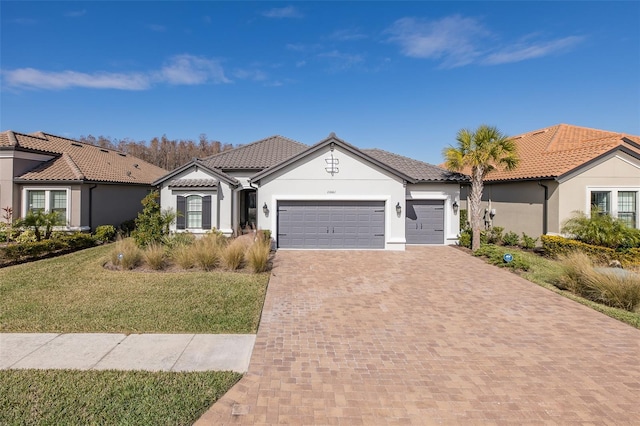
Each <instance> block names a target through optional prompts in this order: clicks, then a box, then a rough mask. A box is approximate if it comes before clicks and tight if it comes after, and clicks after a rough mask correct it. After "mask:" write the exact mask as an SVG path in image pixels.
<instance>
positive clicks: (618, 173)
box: [558, 152, 640, 224]
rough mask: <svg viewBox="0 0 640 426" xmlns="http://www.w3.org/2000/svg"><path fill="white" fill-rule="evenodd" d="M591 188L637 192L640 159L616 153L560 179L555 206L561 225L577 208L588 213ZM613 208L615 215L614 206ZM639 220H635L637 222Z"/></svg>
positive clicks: (594, 189)
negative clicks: (564, 178)
mask: <svg viewBox="0 0 640 426" xmlns="http://www.w3.org/2000/svg"><path fill="white" fill-rule="evenodd" d="M591 191H640V161H639V160H637V159H635V158H633V157H631V156H630V155H627V154H625V153H622V152H618V153H616V154H613V155H611V156H609V157H607V158H605V159H603V160H601V161H599V162H597V163H595V164H593V165H592V166H590V167H589V168H587V169H585V170H584V171H581V172H580V173H579V174H576V175H574V176H569V177H568V179H566V180H563V181H562V182H561V183H560V186H559V193H560V194H559V206H558V216H559V219H560V223H561V224H562V223H563V222H565V221H566V220H567V219H569V218H571V217H572V216H573V212H574V211H576V210H578V211H581V212H584V213H586V214H589V213H590V210H591V206H590V204H591V195H590V193H591ZM639 201H640V200H639ZM612 208H613V214H614V215H615V214H616V213H617V205H612ZM638 219H639V218H636V223H640V220H638Z"/></svg>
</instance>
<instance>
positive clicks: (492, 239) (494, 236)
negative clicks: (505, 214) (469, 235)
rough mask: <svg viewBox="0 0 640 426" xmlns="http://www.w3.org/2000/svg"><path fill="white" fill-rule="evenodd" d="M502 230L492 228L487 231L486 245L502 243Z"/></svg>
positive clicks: (499, 227)
mask: <svg viewBox="0 0 640 426" xmlns="http://www.w3.org/2000/svg"><path fill="white" fill-rule="evenodd" d="M503 231H504V228H503V227H502V226H494V227H492V228H491V229H489V230H488V231H487V244H500V243H502V232H503Z"/></svg>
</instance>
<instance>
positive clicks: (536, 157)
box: [461, 124, 640, 237]
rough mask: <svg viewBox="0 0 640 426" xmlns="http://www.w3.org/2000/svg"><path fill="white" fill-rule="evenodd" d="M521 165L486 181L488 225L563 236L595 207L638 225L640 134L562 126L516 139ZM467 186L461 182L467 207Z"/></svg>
mask: <svg viewBox="0 0 640 426" xmlns="http://www.w3.org/2000/svg"><path fill="white" fill-rule="evenodd" d="M513 140H514V141H515V143H516V145H517V148H518V155H519V156H520V164H519V165H518V167H517V168H516V169H515V170H513V171H510V172H507V171H499V170H496V171H493V172H491V173H490V174H489V175H488V176H487V179H486V180H485V189H484V194H483V203H484V207H485V212H486V214H485V221H486V223H487V224H488V225H493V226H501V227H504V228H505V231H514V232H516V233H518V234H520V233H522V232H525V233H526V234H527V235H529V236H533V237H537V236H540V235H543V234H559V233H560V232H561V229H562V226H563V224H564V222H566V220H568V219H570V218H571V217H573V216H574V215H575V212H578V211H579V212H583V213H585V214H587V215H589V214H591V206H592V205H596V206H597V207H598V208H599V209H600V211H602V212H605V213H607V214H611V215H612V216H614V217H617V218H620V219H623V220H624V221H626V222H627V223H628V224H629V226H632V227H634V228H638V227H640V216H639V215H640V213H639V210H638V201H639V197H640V136H633V135H627V134H623V133H616V132H609V131H605V130H598V129H591V128H586V127H579V126H572V125H568V124H558V125H555V126H551V127H547V128H544V129H540V130H534V131H532V132H527V133H523V134H521V135H517V136H514V137H513ZM468 190H469V187H468V186H463V188H462V194H461V196H462V199H463V206H464V207H465V208H466V197H467V193H468Z"/></svg>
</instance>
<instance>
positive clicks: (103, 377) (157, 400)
mask: <svg viewBox="0 0 640 426" xmlns="http://www.w3.org/2000/svg"><path fill="white" fill-rule="evenodd" d="M240 377H241V375H240V374H238V373H232V372H204V373H202V372H198V373H150V372H142V371H71V370H4V371H2V372H0V395H2V397H0V424H2V425H35V424H42V425H44V424H46V425H115V424H118V425H191V424H193V422H194V421H196V420H197V419H198V418H199V417H200V416H201V415H202V414H203V413H204V412H205V411H206V410H207V409H208V408H209V407H210V406H211V405H212V404H213V403H214V402H215V401H216V400H218V399H219V398H220V397H221V396H222V395H223V394H224V393H225V392H226V391H227V390H228V389H229V388H230V387H231V386H233V385H234V384H235V383H236V382H237V381H238V380H239V379H240Z"/></svg>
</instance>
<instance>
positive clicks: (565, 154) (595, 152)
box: [465, 124, 640, 182]
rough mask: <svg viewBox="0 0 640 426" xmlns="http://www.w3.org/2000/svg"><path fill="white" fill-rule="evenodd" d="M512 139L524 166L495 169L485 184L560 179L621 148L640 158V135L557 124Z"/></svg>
mask: <svg viewBox="0 0 640 426" xmlns="http://www.w3.org/2000/svg"><path fill="white" fill-rule="evenodd" d="M512 139H513V140H514V142H515V143H516V146H517V148H518V156H519V157H520V164H519V165H518V167H517V168H516V169H515V170H512V171H503V170H494V171H492V172H491V173H489V174H488V175H487V177H486V179H485V181H487V182H490V181H500V180H522V179H544V178H556V177H558V176H562V175H563V174H565V173H568V172H570V171H572V170H574V169H576V168H578V167H580V166H582V165H584V164H586V163H588V162H589V161H591V160H593V159H595V158H597V157H599V156H600V155H603V154H606V153H608V152H610V151H612V150H614V149H616V148H619V147H624V148H626V149H629V150H631V151H633V152H636V153H638V155H640V136H633V135H627V134H624V133H616V132H609V131H606V130H598V129H591V128H587V127H579V126H572V125H569V124H557V125H555V126H551V127H547V128H544V129H540V130H535V131H533V132H527V133H523V134H521V135H517V136H514V137H513V138H512ZM627 140H629V141H631V143H629V142H627ZM465 172H467V173H469V171H465Z"/></svg>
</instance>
